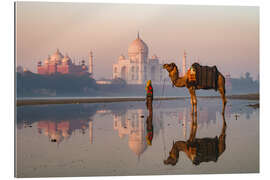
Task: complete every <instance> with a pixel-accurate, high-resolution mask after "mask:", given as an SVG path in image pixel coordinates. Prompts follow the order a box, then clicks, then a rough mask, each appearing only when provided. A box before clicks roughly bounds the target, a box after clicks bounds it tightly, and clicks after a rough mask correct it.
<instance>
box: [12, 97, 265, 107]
mask: <svg viewBox="0 0 270 180" xmlns="http://www.w3.org/2000/svg"><path fill="white" fill-rule="evenodd" d="M186 98H189V97H156V98H154V100H157V101H160V100H162V101H163V100H179V99H186ZM198 98H220V96H199V97H198ZM259 98H260V96H259V94H242V95H228V96H227V99H243V100H259ZM127 101H145V98H144V97H104V98H57V99H44V98H40V99H38V98H37V99H19V100H17V106H25V105H43V104H80V103H110V102H127Z"/></svg>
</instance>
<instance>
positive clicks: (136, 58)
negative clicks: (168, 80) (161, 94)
mask: <svg viewBox="0 0 270 180" xmlns="http://www.w3.org/2000/svg"><path fill="white" fill-rule="evenodd" d="M148 52H149V51H148V46H147V44H146V43H145V42H144V41H143V40H142V39H141V38H140V35H139V33H138V35H137V38H136V39H135V40H134V41H133V42H132V43H131V44H130V45H129V47H128V57H127V58H126V57H125V56H124V55H120V56H119V58H118V61H117V63H116V64H113V79H116V78H121V79H123V80H125V81H126V82H127V84H145V83H146V81H147V80H151V81H152V83H153V84H162V82H163V79H164V78H165V77H167V76H166V74H165V73H164V71H163V69H162V64H160V60H159V58H158V57H157V56H156V55H153V56H152V57H151V58H148Z"/></svg>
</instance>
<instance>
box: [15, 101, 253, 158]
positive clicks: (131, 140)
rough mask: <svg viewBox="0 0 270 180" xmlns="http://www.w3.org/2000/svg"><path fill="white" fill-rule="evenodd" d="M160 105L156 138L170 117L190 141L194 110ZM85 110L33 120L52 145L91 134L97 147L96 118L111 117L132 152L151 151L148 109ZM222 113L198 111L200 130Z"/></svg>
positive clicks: (156, 113) (213, 109)
mask: <svg viewBox="0 0 270 180" xmlns="http://www.w3.org/2000/svg"><path fill="white" fill-rule="evenodd" d="M159 105H160V102H157V103H154V104H153V109H154V114H153V126H154V134H155V137H156V136H158V135H159V134H160V131H162V130H163V127H164V125H167V124H165V123H166V122H165V121H166V118H167V117H170V118H174V119H175V120H176V121H177V122H178V124H179V129H180V131H179V132H181V133H182V134H181V136H182V137H181V138H182V139H183V140H186V139H187V131H188V130H187V127H188V126H190V123H191V116H190V108H189V107H188V106H184V107H179V108H177V107H174V108H172V107H168V108H166V107H162V108H161V107H159ZM82 107H83V108H82V109H84V110H83V112H81V110H80V113H78V114H77V115H75V117H74V116H73V117H69V116H65V115H63V116H62V115H61V113H59V112H57V116H56V117H54V118H51V117H52V116H49V117H45V118H43V117H38V120H35V119H33V120H32V121H34V122H36V123H37V125H36V128H37V132H38V134H40V135H45V136H47V137H48V139H49V141H51V142H52V143H57V144H58V145H59V144H61V142H63V141H66V140H68V139H69V138H70V137H71V136H72V135H75V134H81V135H85V134H88V136H89V143H90V144H93V143H94V141H97V140H98V137H95V134H94V131H95V127H94V126H95V125H94V124H95V122H94V121H93V116H96V115H111V117H112V119H113V124H112V126H113V130H114V131H117V133H118V136H119V138H120V139H123V138H124V137H128V147H129V149H130V150H131V151H132V152H134V155H136V156H138V157H139V156H141V155H142V154H143V153H144V151H145V150H146V149H147V147H148V146H147V143H146V138H145V137H146V118H147V114H148V111H147V109H146V108H145V107H143V106H136V105H135V106H132V105H130V106H129V107H128V108H127V107H126V108H124V107H125V105H124V106H123V107H120V109H122V110H121V111H115V107H114V106H113V105H112V106H110V105H99V106H96V108H95V109H94V108H92V105H87V104H83V105H82ZM89 108H90V109H91V111H90V114H89V112H88V110H89ZM117 108H119V107H117ZM85 112H87V113H85ZM231 113H235V112H231V108H230V106H228V109H227V110H226V117H230V116H231ZM244 113H245V114H246V116H247V117H249V114H250V113H252V112H251V111H246V112H244ZM62 114H63V113H62ZM73 114H76V113H73ZM88 114H89V115H88ZM219 114H220V113H219V108H218V107H217V106H212V107H211V106H205V107H200V109H199V111H198V127H203V126H206V127H207V126H208V125H209V124H216V121H217V116H218V115H219ZM41 116H42V115H41ZM26 117H27V115H26ZM28 118H31V117H28ZM31 123H33V122H30V124H31ZM23 124H24V127H28V126H29V122H27V121H25V120H24V122H23ZM27 124H28V125H27ZM18 128H22V126H21V125H20V123H19V124H18ZM154 141H155V138H154V139H153V143H154Z"/></svg>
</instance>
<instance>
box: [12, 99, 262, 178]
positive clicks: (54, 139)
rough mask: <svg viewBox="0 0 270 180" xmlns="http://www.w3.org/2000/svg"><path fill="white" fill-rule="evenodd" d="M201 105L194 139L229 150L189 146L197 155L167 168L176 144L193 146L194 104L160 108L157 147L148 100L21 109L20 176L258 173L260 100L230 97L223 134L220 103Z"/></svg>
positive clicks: (202, 102)
mask: <svg viewBox="0 0 270 180" xmlns="http://www.w3.org/2000/svg"><path fill="white" fill-rule="evenodd" d="M198 102H199V104H198V115H197V124H198V125H197V131H196V137H195V139H207V141H211V142H215V143H214V144H215V145H214V146H216V147H222V148H221V149H222V151H221V152H220V151H219V152H218V153H217V152H212V151H210V150H207V149H209V147H208V146H211V144H212V145H213V143H208V144H206V145H205V144H204V145H203V146H205V147H208V148H206V150H205V151H204V153H201V150H199V149H198V148H197V146H194V145H193V149H192V148H191V149H190V150H192V152H193V154H192V155H191V156H188V153H187V152H186V153H184V152H180V153H179V159H178V162H177V164H176V165H175V166H171V165H165V164H164V163H163V160H165V159H167V157H168V156H169V152H170V150H171V148H172V145H173V141H175V142H176V141H183V142H187V140H188V139H189V137H190V134H191V133H190V128H191V124H192V123H191V122H192V117H191V114H190V104H189V100H171V101H156V102H154V103H153V118H152V123H153V140H152V145H148V144H147V141H146V135H147V129H149V127H150V126H148V128H147V123H146V122H147V117H148V118H149V112H148V111H147V109H146V106H145V103H144V102H120V103H119V102H118V103H93V104H65V105H40V106H21V107H18V108H17V127H16V148H17V149H16V175H17V177H48V176H99V175H147V174H149V175H151V174H198V173H254V172H259V110H258V109H253V108H251V107H247V106H246V105H248V104H255V103H258V101H250V100H229V102H228V105H227V109H226V114H225V120H226V124H227V128H226V130H225V131H224V132H223V134H222V128H223V118H222V115H221V114H220V110H221V108H222V106H221V100H220V99H204V98H203V99H199V100H198ZM216 136H217V139H221V138H220V137H223V139H224V140H225V142H222V141H220V140H219V141H216V139H215V137H216ZM210 149H211V148H210ZM212 149H213V148H212ZM214 149H217V148H214ZM194 151H195V153H194ZM196 152H197V154H196ZM200 153H201V154H200ZM198 158H199V163H198ZM194 159H197V163H195V160H194ZM195 164H197V165H195Z"/></svg>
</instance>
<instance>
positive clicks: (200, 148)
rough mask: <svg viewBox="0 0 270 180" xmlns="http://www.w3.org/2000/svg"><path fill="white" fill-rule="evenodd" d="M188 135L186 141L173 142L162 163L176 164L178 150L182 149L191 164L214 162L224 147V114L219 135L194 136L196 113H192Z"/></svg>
mask: <svg viewBox="0 0 270 180" xmlns="http://www.w3.org/2000/svg"><path fill="white" fill-rule="evenodd" d="M191 116H192V122H191V130H190V136H189V139H188V140H187V141H177V142H173V146H172V149H171V151H170V153H169V157H168V158H167V160H164V164H167V165H168V164H171V165H173V166H174V165H176V163H177V162H178V159H179V152H180V151H183V152H184V153H185V154H186V155H187V157H188V158H189V159H190V160H191V161H192V163H193V164H195V165H199V164H200V163H202V162H209V161H214V162H216V161H217V160H218V158H219V156H220V155H221V154H222V153H223V152H224V151H225V149H226V143H225V139H226V127H227V126H226V121H225V117H224V115H222V117H223V126H222V130H221V134H220V135H219V137H217V136H216V137H214V138H210V137H205V138H196V132H197V113H195V114H192V115H191Z"/></svg>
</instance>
